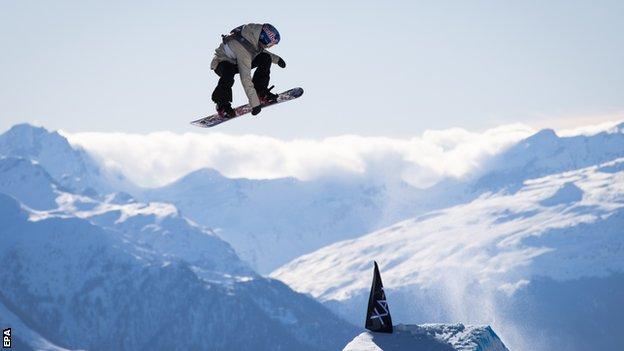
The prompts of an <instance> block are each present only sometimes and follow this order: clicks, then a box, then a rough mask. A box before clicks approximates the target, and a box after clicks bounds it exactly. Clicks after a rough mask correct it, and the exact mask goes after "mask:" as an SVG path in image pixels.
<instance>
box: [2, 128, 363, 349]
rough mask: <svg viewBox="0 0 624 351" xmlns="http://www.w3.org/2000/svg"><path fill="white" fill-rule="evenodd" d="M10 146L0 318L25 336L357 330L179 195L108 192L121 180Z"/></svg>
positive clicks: (238, 339) (80, 343)
mask: <svg viewBox="0 0 624 351" xmlns="http://www.w3.org/2000/svg"><path fill="white" fill-rule="evenodd" d="M26 134H27V135H28V133H26ZM50 134H51V133H47V132H44V133H41V135H43V136H44V137H48V136H49V135H50ZM5 140H6V139H5ZM15 142H17V141H15ZM36 143H37V142H35V144H36ZM12 147H13V149H10V148H9V149H8V150H18V151H19V150H21V148H17V147H16V146H15V145H12ZM5 155H6V157H3V158H2V159H0V238H1V240H0V241H1V242H2V245H0V265H1V266H2V267H3V269H2V270H0V279H2V281H3V285H2V286H1V287H0V310H2V311H6V313H3V314H2V317H1V318H0V321H2V322H6V323H10V325H11V326H13V335H14V338H15V340H17V342H16V345H17V346H19V347H23V348H24V349H49V350H60V349H65V348H66V349H89V350H109V349H115V350H135V349H184V350H188V349H214V350H247V349H250V345H253V348H254V349H258V350H291V349H301V350H326V349H337V348H340V347H342V346H344V344H345V343H346V342H347V341H348V340H350V339H351V338H352V337H353V335H354V333H355V331H356V329H355V328H354V327H353V326H351V325H349V324H347V323H346V322H344V321H342V320H341V319H339V318H337V317H336V316H335V315H334V314H332V313H331V312H330V311H329V310H328V309H327V308H325V307H323V306H322V305H321V304H319V303H318V302H316V301H314V300H313V299H311V298H310V297H307V296H304V295H302V294H298V293H295V292H293V291H292V290H291V289H290V288H288V287H287V286H286V285H284V284H283V283H281V282H279V281H276V280H273V279H267V278H263V277H261V276H259V275H258V274H257V273H255V272H254V271H253V270H252V269H250V268H249V266H248V265H247V264H246V263H244V262H243V261H241V260H240V259H239V258H238V257H237V255H236V254H235V252H234V250H233V249H232V248H231V246H230V245H229V244H227V243H226V242H224V241H223V240H221V239H220V238H219V237H218V236H216V235H215V234H214V233H213V232H212V231H210V229H208V228H205V227H201V226H198V225H197V224H195V223H193V222H192V221H190V220H188V219H186V218H184V217H183V216H181V215H180V213H179V211H178V210H177V209H176V208H175V207H174V206H173V205H171V204H167V203H141V202H138V201H136V200H135V199H134V198H133V197H132V196H131V195H128V194H127V193H122V192H117V193H110V194H105V193H104V192H103V191H104V190H105V189H107V188H111V189H112V188H113V187H112V186H110V187H106V186H104V187H101V188H98V192H95V191H80V193H77V191H79V190H76V189H78V188H77V187H75V184H76V183H73V182H69V183H68V184H67V185H61V182H60V181H59V180H58V179H55V177H54V176H53V175H52V174H50V173H48V172H47V169H45V167H43V166H42V165H44V164H48V162H49V161H46V160H45V159H42V158H40V156H37V157H38V158H37V159H36V160H35V159H29V158H27V156H28V154H27V153H21V152H16V154H15V155H14V154H10V153H9V154H5ZM70 155H75V154H70ZM79 156H80V155H79ZM59 162H60V161H59ZM60 168H62V167H60ZM66 175H67V176H63V179H76V178H77V177H75V175H73V174H66ZM81 189H82V190H84V189H87V188H81ZM18 200H19V201H18Z"/></svg>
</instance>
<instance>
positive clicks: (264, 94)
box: [258, 85, 279, 106]
mask: <svg viewBox="0 0 624 351" xmlns="http://www.w3.org/2000/svg"><path fill="white" fill-rule="evenodd" d="M274 87H275V86H274V85H271V87H270V88H268V89H263V90H260V91H258V98H259V99H260V104H261V105H263V106H264V105H269V104H272V103H275V102H277V97H278V96H279V95H277V94H273V93H272V92H271V89H273V88H274Z"/></svg>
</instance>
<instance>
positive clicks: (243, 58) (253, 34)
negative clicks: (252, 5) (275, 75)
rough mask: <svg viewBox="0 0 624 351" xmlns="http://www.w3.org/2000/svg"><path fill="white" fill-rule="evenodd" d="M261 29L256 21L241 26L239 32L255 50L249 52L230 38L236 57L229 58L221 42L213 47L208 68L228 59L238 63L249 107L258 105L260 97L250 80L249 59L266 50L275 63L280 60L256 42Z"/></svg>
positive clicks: (215, 66)
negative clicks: (212, 55)
mask: <svg viewBox="0 0 624 351" xmlns="http://www.w3.org/2000/svg"><path fill="white" fill-rule="evenodd" d="M261 31H262V24H258V23H250V24H246V25H244V26H243V29H242V32H241V34H242V35H243V37H244V38H245V39H247V40H248V41H249V42H250V43H251V44H252V45H253V46H254V48H256V50H257V51H256V52H255V53H252V52H249V51H248V50H247V49H245V47H244V46H243V45H242V44H241V43H239V42H238V41H236V40H230V41H229V42H228V43H227V45H228V47H229V48H230V50H231V52H232V53H234V56H236V58H234V59H233V58H230V57H229V56H228V55H227V54H226V49H225V48H224V46H225V44H224V43H221V45H219V47H218V48H216V49H215V56H214V58H213V59H212V62H211V63H210V69H212V70H214V69H216V68H217V65H218V64H219V63H220V62H223V61H229V62H231V63H233V64H236V65H238V73H239V74H240V78H241V83H242V84H243V88H244V89H245V94H247V98H248V99H249V104H250V105H251V107H256V106H258V105H260V99H259V98H258V94H257V93H256V89H254V85H253V82H252V81H251V61H252V60H253V59H254V58H255V56H256V55H257V54H259V53H261V52H266V53H267V54H269V55H271V61H272V62H273V63H275V64H277V62H278V61H279V60H280V57H279V56H277V55H275V54H273V53H271V52H269V51H268V50H265V49H261V48H260V47H259V46H258V42H259V40H260V32H261Z"/></svg>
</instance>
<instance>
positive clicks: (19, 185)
mask: <svg viewBox="0 0 624 351" xmlns="http://www.w3.org/2000/svg"><path fill="white" fill-rule="evenodd" d="M58 189H59V185H58V184H57V183H56V181H54V180H53V179H52V177H50V175H49V174H48V172H46V170H45V169H43V167H41V166H39V165H38V164H36V163H33V162H32V161H30V160H27V159H23V158H15V157H1V158H0V193H5V194H9V195H11V196H13V197H16V198H19V199H21V200H22V201H23V202H24V204H25V205H27V206H29V207H31V208H33V209H37V210H47V209H53V208H56V207H57V206H58V205H57V203H56V198H57V197H58V196H59V191H58Z"/></svg>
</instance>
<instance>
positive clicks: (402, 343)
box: [343, 324, 508, 351]
mask: <svg viewBox="0 0 624 351" xmlns="http://www.w3.org/2000/svg"><path fill="white" fill-rule="evenodd" d="M343 351H508V349H507V348H506V347H505V345H503V343H502V341H501V340H500V339H499V338H498V336H497V335H496V333H494V331H493V330H492V328H490V327H488V326H483V327H482V326H470V325H468V326H464V325H463V324H450V325H449V324H422V325H403V324H399V325H397V326H394V332H393V333H392V334H384V333H373V332H370V331H366V332H363V333H362V334H360V335H358V336H357V337H355V338H354V339H353V340H352V341H351V342H350V343H349V344H347V346H345V348H344V349H343Z"/></svg>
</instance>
